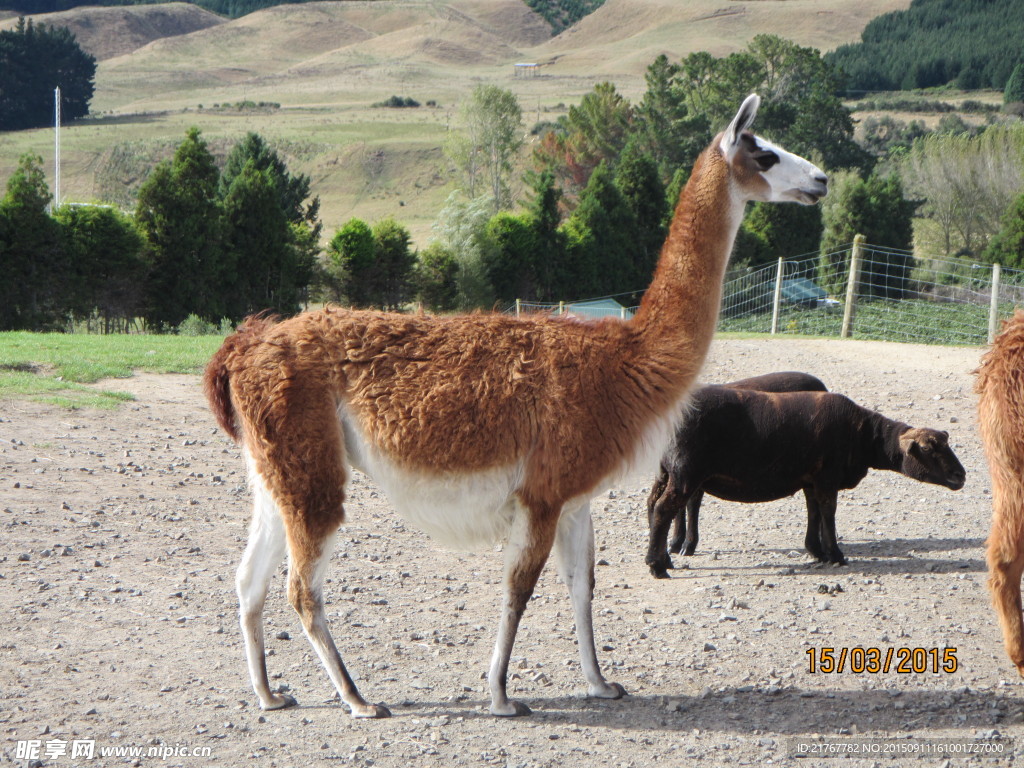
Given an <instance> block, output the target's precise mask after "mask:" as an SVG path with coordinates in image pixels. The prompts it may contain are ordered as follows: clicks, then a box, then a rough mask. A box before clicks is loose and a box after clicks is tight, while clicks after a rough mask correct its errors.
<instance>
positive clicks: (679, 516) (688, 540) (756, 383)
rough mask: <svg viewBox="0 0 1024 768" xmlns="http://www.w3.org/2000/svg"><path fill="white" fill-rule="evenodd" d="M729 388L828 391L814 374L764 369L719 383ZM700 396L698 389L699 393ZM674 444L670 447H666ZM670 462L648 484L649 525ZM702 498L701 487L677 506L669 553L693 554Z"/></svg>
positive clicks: (664, 483) (695, 546) (667, 459)
mask: <svg viewBox="0 0 1024 768" xmlns="http://www.w3.org/2000/svg"><path fill="white" fill-rule="evenodd" d="M721 386H723V387H729V388H730V389H756V390H757V391H759V392H827V391H828V387H826V386H825V383H824V382H823V381H822V380H821V379H819V378H818V377H817V376H812V375H811V374H809V373H802V372H800V371H776V372H774V373H765V374H762V375H760V376H751V377H749V378H746V379H739V380H738V381H730V382H729V383H728V384H722V385H721ZM698 397H699V393H698ZM672 450H673V446H670V447H669V451H672ZM667 461H668V462H669V463H670V457H669V456H668V455H666V456H665V457H663V458H662V463H661V466H660V467H659V469H658V474H657V476H656V477H655V478H654V485H653V486H651V493H650V495H649V496H648V498H647V522H648V525H650V523H651V521H652V520H653V519H654V506H655V505H656V504H657V503H658V500H659V499H660V498H661V497H662V496H663V495H664V493H665V489H666V487H667V486H668V482H669V479H668V472H666V471H665V464H666V462H667ZM703 501H704V491H703V490H697V491H694V494H693V496H691V497H690V500H689V501H687V502H686V505H685V506H680V507H679V508H678V509H677V510H676V516H675V525H674V526H673V530H672V539H671V541H669V546H668V551H669V552H670V553H672V554H678V553H680V552H683V551H684V549H685V553H686V554H687V555H692V554H693V553H694V552H695V551H696V549H697V541H698V540H699V532H698V526H697V521H698V520H699V519H700V505H701V502H703Z"/></svg>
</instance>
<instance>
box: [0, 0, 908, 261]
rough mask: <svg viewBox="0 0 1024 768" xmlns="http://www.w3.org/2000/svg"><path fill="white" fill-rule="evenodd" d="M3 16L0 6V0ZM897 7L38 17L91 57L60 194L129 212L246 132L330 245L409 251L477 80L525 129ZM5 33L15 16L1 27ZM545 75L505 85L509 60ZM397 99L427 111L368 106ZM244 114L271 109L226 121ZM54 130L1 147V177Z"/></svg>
mask: <svg viewBox="0 0 1024 768" xmlns="http://www.w3.org/2000/svg"><path fill="white" fill-rule="evenodd" d="M0 5H2V0H0ZM908 5H909V0H856V2H855V1H854V0H747V1H746V2H736V1H734V0H691V1H690V2H686V3H682V2H675V1H674V0H608V2H607V3H606V4H605V5H604V6H603V7H602V8H601V9H599V10H598V11H596V12H595V13H594V14H592V15H591V16H589V17H587V18H585V19H583V20H582V21H581V22H579V23H578V24H577V25H575V26H574V27H572V28H570V29H568V30H566V31H565V32H563V33H562V34H561V35H559V36H557V37H554V38H552V37H551V35H550V29H549V27H548V26H547V24H546V22H544V21H543V19H541V18H540V17H539V16H537V15H536V14H534V13H533V12H532V11H531V10H530V9H529V8H528V7H527V6H526V5H525V3H523V2H521V0H447V2H443V1H441V0H426V1H420V2H412V1H406V0H378V1H377V2H361V1H355V0H353V1H349V2H317V3H308V4H302V5H290V6H278V7H275V8H270V9H267V10H264V11H259V12H257V13H253V14H250V15H248V16H245V17H242V18H240V19H234V20H229V19H223V18H221V17H218V16H216V15H214V14H210V13H207V12H205V11H202V10H200V9H197V8H196V7H194V6H191V5H187V4H184V3H172V4H167V5H158V6H134V7H123V8H80V9H76V10H74V11H69V12H65V13H60V14H48V15H42V16H38V17H35V18H36V19H37V20H38V21H40V22H44V23H52V24H64V25H67V26H69V27H70V28H71V29H72V30H73V31H74V32H75V34H76V35H77V36H78V38H79V40H80V42H81V43H82V45H83V47H84V48H86V49H87V50H89V51H90V52H91V53H93V55H95V56H96V57H97V59H98V61H99V66H98V71H97V76H96V93H95V96H94V99H93V103H92V107H93V112H94V114H95V117H94V118H92V119H89V120H86V121H82V122H81V123H79V124H78V125H74V126H71V127H69V128H68V129H66V130H65V131H64V132H63V158H64V162H63V165H62V178H63V184H64V188H63V189H62V190H61V192H62V197H64V198H65V199H75V200H90V199H105V200H111V201H114V202H117V203H119V204H121V205H125V206H130V205H131V201H132V195H133V194H134V191H135V189H137V186H138V184H139V182H140V181H141V179H142V178H144V176H145V174H146V173H147V172H148V170H149V168H150V167H151V166H152V164H153V163H154V162H156V161H157V160H158V159H159V158H160V157H164V156H167V155H168V154H169V153H170V152H171V151H172V149H173V147H174V145H175V144H176V143H177V142H178V141H180V140H181V138H182V136H183V135H184V132H185V130H186V129H187V127H188V126H190V125H197V126H199V127H200V128H201V129H202V130H203V133H204V136H206V137H207V139H209V140H210V141H211V144H212V145H213V146H214V149H215V150H216V151H218V152H224V151H226V150H227V148H228V147H229V146H230V144H231V143H232V142H233V141H234V140H236V139H237V138H238V137H239V136H241V135H242V134H244V133H245V132H246V131H248V130H257V131H259V132H260V133H261V134H263V135H264V136H265V137H266V138H267V139H268V140H269V141H271V142H272V143H273V144H274V145H275V146H276V147H277V148H278V150H279V151H280V152H281V153H282V154H283V155H284V156H285V157H286V159H287V160H288V162H289V165H290V167H292V168H293V169H294V170H298V171H301V172H304V173H308V174H309V175H310V176H311V177H312V179H313V188H314V190H315V192H316V193H317V194H319V195H320V196H321V198H322V201H323V205H322V212H323V217H324V224H325V232H326V233H327V234H328V235H329V234H330V233H331V232H333V230H334V229H335V228H337V227H338V226H340V225H341V224H342V223H343V222H344V221H345V220H346V219H347V218H349V217H350V216H361V217H364V218H366V219H368V220H370V221H373V220H375V219H377V218H380V217H382V216H385V215H394V216H395V217H396V218H397V219H399V220H400V221H402V222H404V223H406V224H407V225H408V226H410V228H411V229H412V231H413V234H414V237H415V239H416V240H417V241H418V242H419V243H421V244H422V243H425V241H426V240H427V238H428V237H429V234H430V224H431V222H432V221H433V220H434V218H435V217H436V214H437V212H438V210H439V209H440V207H441V205H442V204H443V202H444V200H445V198H446V197H447V195H448V194H449V192H450V191H451V189H452V182H451V177H450V172H449V169H448V168H447V166H446V164H445V161H444V158H443V155H442V153H441V151H440V147H441V144H442V142H443V139H444V135H445V133H446V131H447V130H449V128H451V127H457V120H458V104H459V101H460V99H461V98H462V96H463V95H464V94H466V93H467V92H469V90H471V89H472V87H473V86H474V85H475V84H477V83H480V82H494V83H496V84H498V85H500V86H502V87H505V88H510V89H512V90H513V91H514V92H515V93H516V94H517V95H518V96H519V99H520V103H521V104H522V106H523V110H524V118H525V123H526V125H527V126H530V125H532V124H533V123H534V122H536V121H538V120H541V119H551V118H552V117H554V116H555V115H557V114H558V113H559V112H561V111H562V110H564V109H565V105H567V104H571V103H574V102H575V101H578V99H579V98H580V97H581V96H582V95H583V94H584V93H586V92H587V91H588V90H590V89H591V88H592V87H593V85H594V84H595V83H597V82H600V81H602V80H611V81H613V82H615V83H616V85H617V87H618V88H619V89H620V90H621V91H622V92H624V93H625V94H627V95H628V96H630V97H631V98H637V97H639V95H640V94H641V93H642V91H643V87H644V86H643V73H644V70H645V69H646V67H647V65H648V64H649V63H650V62H651V61H652V60H653V59H654V57H655V56H657V55H658V54H660V53H666V54H668V55H669V57H670V58H673V59H676V58H679V57H681V56H684V55H686V54H687V53H690V52H691V51H696V50H710V51H712V52H713V53H715V54H717V55H721V54H725V53H728V52H730V51H733V50H738V49H739V48H742V47H743V46H744V45H745V44H746V43H747V41H749V40H750V38H752V37H753V36H754V35H756V34H758V33H760V32H772V33H775V34H780V35H782V36H785V37H788V38H790V39H793V40H795V41H796V42H798V43H800V44H802V45H812V46H815V47H818V48H821V49H829V48H832V47H834V46H835V45H838V44H840V43H842V42H847V41H852V40H855V39H857V38H858V36H859V34H860V31H861V29H863V27H864V25H865V24H866V23H867V22H868V21H869V20H870V19H871V18H872V17H874V16H875V15H877V14H879V13H882V12H885V11H889V10H893V9H898V8H904V7H906V6H908ZM3 15H4V12H3V11H0V28H3V27H10V26H12V25H13V24H14V23H15V20H14V18H12V17H9V18H6V19H3ZM521 61H532V62H537V63H539V64H541V65H542V67H541V69H540V73H541V74H540V76H538V77H532V78H517V77H515V76H514V74H513V67H512V64H513V63H515V62H521ZM392 94H395V95H401V96H411V97H412V98H415V99H417V100H418V101H420V102H423V103H425V102H427V101H428V100H430V101H434V102H436V103H437V104H438V106H437V107H433V108H426V107H423V108H420V109H411V110H394V109H382V108H374V107H373V106H372V105H373V104H374V103H375V102H378V101H381V100H383V99H386V98H387V97H388V96H390V95H392ZM242 101H249V102H270V103H276V104H279V105H280V108H279V109H257V110H251V109H246V110H238V109H234V108H226V106H225V105H235V104H237V103H239V102H242ZM52 141H53V139H52V131H46V130H40V131H24V132H19V133H13V134H0V179H4V178H6V176H7V175H8V174H9V172H10V170H11V168H13V166H14V163H15V162H16V160H17V157H18V156H19V155H20V154H21V153H22V152H24V151H32V152H36V153H38V154H40V155H43V156H44V157H52V148H51V147H52Z"/></svg>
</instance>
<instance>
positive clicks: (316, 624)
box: [288, 532, 391, 717]
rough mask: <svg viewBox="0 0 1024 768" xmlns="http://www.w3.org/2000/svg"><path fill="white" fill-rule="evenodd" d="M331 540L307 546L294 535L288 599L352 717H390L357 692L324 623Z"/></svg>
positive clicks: (388, 711)
mask: <svg viewBox="0 0 1024 768" xmlns="http://www.w3.org/2000/svg"><path fill="white" fill-rule="evenodd" d="M307 535H308V532H307ZM296 539H298V541H297V540H296ZM333 543H334V534H333V532H332V533H331V534H330V535H329V536H327V537H326V538H325V539H324V540H323V541H321V542H319V543H318V544H317V545H314V546H311V542H309V539H308V537H307V536H303V537H302V538H301V539H299V537H295V538H294V539H292V540H291V541H290V542H289V544H290V546H289V550H290V555H291V562H290V564H289V569H288V601H289V602H290V603H291V605H292V608H294V609H295V612H296V613H297V614H299V618H300V619H301V620H302V628H303V629H304V630H305V632H306V637H308V638H309V642H310V643H311V644H312V645H313V648H314V650H316V654H317V656H319V657H320V661H321V663H323V665H324V668H325V669H326V670H327V674H328V676H329V677H330V678H331V682H333V683H334V687H335V688H336V689H337V691H338V694H339V695H340V696H341V700H342V701H344V702H345V703H346V704H347V705H348V707H349V710H350V711H351V713H352V716H353V717H390V716H391V711H390V710H389V709H388V708H387V707H385V706H384V705H383V704H369V703H367V701H366V700H365V699H364V698H363V697H362V696H361V695H360V694H359V690H358V689H357V688H356V684H355V683H354V682H353V681H352V678H351V677H350V676H349V674H348V670H347V669H346V668H345V663H344V662H343V661H342V660H341V654H340V653H338V648H337V646H335V644H334V638H333V637H331V630H330V629H329V628H328V626H327V617H326V616H325V615H324V601H323V593H322V591H321V586H322V584H323V578H324V573H325V571H326V570H327V562H328V561H329V560H330V556H331V548H332V546H331V545H332V544H333ZM317 550H319V551H317Z"/></svg>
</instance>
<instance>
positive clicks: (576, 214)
mask: <svg viewBox="0 0 1024 768" xmlns="http://www.w3.org/2000/svg"><path fill="white" fill-rule="evenodd" d="M564 230H565V232H566V235H567V237H568V239H569V248H568V251H569V269H570V274H571V275H572V276H573V279H574V281H575V295H574V298H583V297H590V296H600V295H611V294H617V293H623V292H625V291H631V290H637V289H639V288H640V287H641V284H642V279H641V276H640V274H639V273H640V270H639V267H638V265H639V264H641V263H642V262H643V261H644V257H643V251H642V249H641V246H640V244H639V242H638V227H637V221H636V216H635V215H634V214H633V211H632V209H631V208H630V207H629V203H627V202H626V199H625V197H623V195H622V192H620V191H619V188H618V187H617V186H615V183H614V181H613V179H612V173H611V171H610V170H609V169H608V166H607V165H605V164H604V163H601V165H599V166H598V167H597V168H596V169H595V170H594V173H593V174H591V176H590V181H589V182H588V183H587V187H586V189H584V190H583V193H582V194H581V195H580V204H579V205H578V206H577V208H576V210H575V211H573V213H572V215H571V216H570V217H569V220H568V221H567V222H566V224H565V226H564Z"/></svg>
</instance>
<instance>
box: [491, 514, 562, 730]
mask: <svg viewBox="0 0 1024 768" xmlns="http://www.w3.org/2000/svg"><path fill="white" fill-rule="evenodd" d="M514 504H515V518H514V520H513V522H512V531H511V532H510V534H509V538H508V542H506V544H505V596H504V601H503V603H502V607H501V618H500V620H499V623H498V638H497V640H496V641H495V644H494V655H493V656H492V657H491V666H490V670H489V671H488V673H487V682H488V685H489V687H490V689H491V714H492V715H498V716H500V717H516V716H519V715H528V714H530V708H529V707H528V706H526V705H525V704H523V703H522V702H519V701H512V700H510V699H509V698H508V693H507V687H506V680H507V677H508V661H509V659H510V658H511V656H512V646H513V645H514V644H515V641H516V632H517V631H518V630H519V621H520V620H521V619H522V616H523V611H524V610H526V604H527V603H528V602H529V601H530V596H531V595H532V594H533V588H534V587H535V586H536V585H537V578H538V577H539V576H540V572H541V570H543V568H544V563H545V562H547V559H548V555H549V554H550V553H551V547H552V544H553V542H554V538H555V526H556V524H557V521H556V517H557V510H548V509H544V508H541V507H539V506H538V507H537V508H535V509H530V508H528V507H526V506H525V505H523V504H522V503H521V502H520V501H519V500H516V501H515V502H514Z"/></svg>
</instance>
